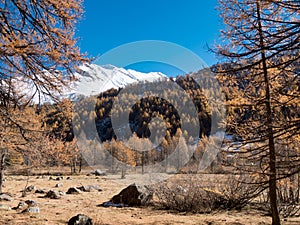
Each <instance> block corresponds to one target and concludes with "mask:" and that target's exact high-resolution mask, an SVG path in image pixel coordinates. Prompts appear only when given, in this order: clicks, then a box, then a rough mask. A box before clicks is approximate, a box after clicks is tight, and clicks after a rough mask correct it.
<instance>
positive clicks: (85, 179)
mask: <svg viewBox="0 0 300 225" xmlns="http://www.w3.org/2000/svg"><path fill="white" fill-rule="evenodd" d="M127 177H128V180H127V182H125V181H124V183H120V182H119V181H120V176H106V177H99V176H98V177H96V176H85V175H81V176H72V177H71V179H68V180H66V179H65V178H64V179H63V180H60V181H59V182H60V183H62V186H61V187H55V185H56V184H57V183H58V181H56V180H49V176H44V177H39V178H37V177H36V176H34V177H33V176H32V177H29V182H28V183H29V184H30V185H34V186H35V187H36V188H38V189H45V190H57V191H62V192H67V190H68V189H69V188H70V187H80V186H82V185H97V186H99V187H100V188H101V189H102V191H95V192H82V193H80V194H78V195H64V196H62V197H61V198H60V199H49V198H44V197H43V196H44V195H45V194H38V193H34V192H29V193H27V196H26V197H22V192H21V190H23V189H24V186H25V184H26V179H27V178H26V177H25V176H8V177H7V178H6V181H5V183H4V185H5V187H4V191H5V192H9V193H11V194H12V195H13V199H12V201H10V202H1V204H5V205H8V206H10V207H11V208H13V207H15V206H17V205H18V203H19V202H20V201H25V200H28V199H31V200H34V201H36V202H37V203H38V207H39V208H40V213H20V212H18V211H16V210H11V211H0V224H7V225H10V224H11V225H23V224H24V225H25V224H30V225H43V224H49V225H55V224H67V222H68V220H69V219H70V218H71V217H73V216H75V215H77V214H79V213H81V214H86V215H88V216H89V217H91V218H92V219H93V221H94V222H95V224H107V225H109V224H111V225H115V224H120V225H122V224H124V225H125V224H126V225H129V224H133V225H134V224H151V225H169V224H170V225H171V224H195V225H196V224H197V225H202V224H203V225H258V224H259V225H267V224H270V223H271V219H270V217H266V216H264V215H262V214H261V213H260V212H258V211H253V210H248V211H241V212H240V211H229V212H227V211H222V212H216V213H214V214H189V213H176V212H170V211H166V210H157V209H154V208H153V207H142V208H134V207H126V208H115V207H110V208H103V207H97V205H99V204H101V203H103V202H105V201H109V200H110V198H111V197H112V196H114V195H116V194H118V193H119V192H120V191H121V190H122V189H123V188H125V187H127V186H128V184H130V183H132V181H133V180H134V179H133V178H131V177H130V176H127ZM206 180H207V179H206ZM284 224H285V225H295V224H300V219H299V218H291V219H288V220H287V221H285V222H284Z"/></svg>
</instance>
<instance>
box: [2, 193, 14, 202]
mask: <svg viewBox="0 0 300 225" xmlns="http://www.w3.org/2000/svg"><path fill="white" fill-rule="evenodd" d="M0 201H7V202H10V201H12V197H11V196H10V195H8V194H4V193H2V194H0Z"/></svg>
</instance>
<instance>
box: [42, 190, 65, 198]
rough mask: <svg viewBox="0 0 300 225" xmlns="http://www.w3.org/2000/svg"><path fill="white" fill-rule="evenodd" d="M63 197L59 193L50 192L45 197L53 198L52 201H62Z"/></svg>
mask: <svg viewBox="0 0 300 225" xmlns="http://www.w3.org/2000/svg"><path fill="white" fill-rule="evenodd" d="M61 196H62V194H61V193H60V192H59V191H53V190H50V191H48V192H47V194H46V195H45V196H44V197H45V198H51V199H60V198H61Z"/></svg>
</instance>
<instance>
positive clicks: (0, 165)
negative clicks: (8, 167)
mask: <svg viewBox="0 0 300 225" xmlns="http://www.w3.org/2000/svg"><path fill="white" fill-rule="evenodd" d="M5 157H6V153H5V152H2V154H1V158H0V193H2V186H3V178H4V169H5Z"/></svg>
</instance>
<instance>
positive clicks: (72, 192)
mask: <svg viewBox="0 0 300 225" xmlns="http://www.w3.org/2000/svg"><path fill="white" fill-rule="evenodd" d="M66 193H67V194H80V193H81V191H80V190H79V189H78V188H76V187H70V188H69V190H68V191H67V192H66Z"/></svg>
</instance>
